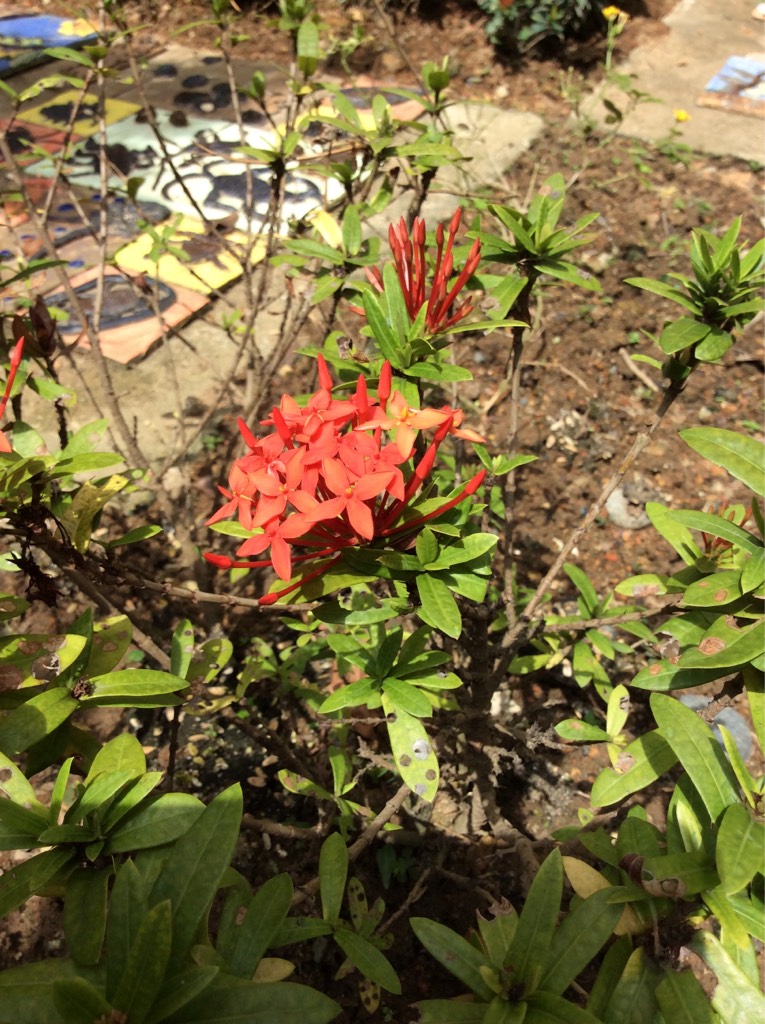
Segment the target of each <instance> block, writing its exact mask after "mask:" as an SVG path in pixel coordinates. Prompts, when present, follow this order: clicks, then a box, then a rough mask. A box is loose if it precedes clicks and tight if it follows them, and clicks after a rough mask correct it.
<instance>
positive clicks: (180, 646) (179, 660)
mask: <svg viewBox="0 0 765 1024" xmlns="http://www.w3.org/2000/svg"><path fill="white" fill-rule="evenodd" d="M193 654H194V629H193V627H192V625H191V622H190V621H189V620H188V619H181V621H180V622H179V623H178V625H177V626H176V627H175V630H174V631H173V639H172V643H171V652H170V672H171V673H172V674H173V675H174V676H176V677H177V678H180V679H187V678H188V676H187V673H188V670H189V666H190V665H191V658H192V656H193Z"/></svg>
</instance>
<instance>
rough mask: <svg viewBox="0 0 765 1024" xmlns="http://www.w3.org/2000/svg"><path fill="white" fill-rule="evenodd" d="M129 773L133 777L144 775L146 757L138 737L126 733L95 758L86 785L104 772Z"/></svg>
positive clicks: (112, 740) (110, 743) (106, 746)
mask: <svg viewBox="0 0 765 1024" xmlns="http://www.w3.org/2000/svg"><path fill="white" fill-rule="evenodd" d="M122 771H127V772H129V773H130V774H132V775H135V776H137V775H143V773H144V772H145V771H146V755H145V754H144V752H143V748H142V747H141V744H140V742H139V740H138V738H137V737H136V736H133V735H132V734H131V733H128V732H124V733H121V734H120V735H119V736H115V737H114V739H111V740H109V742H108V743H106V744H104V746H103V747H102V748H101V749H100V750H99V752H98V753H97V754H96V756H95V757H94V758H93V763H92V764H91V766H90V771H89V772H88V774H87V775H86V777H85V784H86V785H88V784H89V783H91V782H92V781H93V780H94V779H95V777H96V776H97V775H100V774H101V773H102V772H122Z"/></svg>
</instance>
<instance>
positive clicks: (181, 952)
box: [150, 785, 242, 968]
mask: <svg viewBox="0 0 765 1024" xmlns="http://www.w3.org/2000/svg"><path fill="white" fill-rule="evenodd" d="M167 795H168V796H180V795H181V794H172V793H168V794H167ZM155 806H156V805H155ZM241 821H242V791H241V788H240V787H239V786H238V785H236V786H230V787H229V788H228V789H226V790H224V791H223V792H222V793H221V794H220V795H219V796H217V797H216V798H215V799H214V800H213V802H212V803H211V804H210V805H209V806H208V807H206V808H205V809H204V811H203V812H202V814H201V815H200V816H199V817H198V818H197V820H196V821H195V822H194V824H193V825H192V826H191V828H189V829H188V831H187V832H186V833H185V834H184V835H182V836H181V838H180V839H178V840H177V842H176V843H175V845H174V846H173V848H172V850H171V852H170V856H169V857H168V859H167V861H166V863H165V865H164V867H163V870H162V873H161V874H160V876H159V878H158V879H157V881H156V883H155V885H154V887H153V888H152V891H151V896H150V903H151V905H152V906H156V905H157V904H158V903H161V902H163V901H164V900H170V903H171V905H172V908H173V950H172V956H171V960H170V964H171V967H173V968H177V967H178V966H179V965H180V963H182V962H183V961H184V958H185V957H186V955H187V954H188V950H189V949H190V947H191V945H192V943H193V942H194V941H195V937H196V934H197V929H198V928H199V926H200V925H201V924H202V923H203V921H205V920H206V918H207V914H208V912H209V910H210V907H211V905H212V901H213V899H214V898H215V894H216V893H217V891H218V888H219V887H220V883H221V881H222V879H223V876H224V874H225V872H226V871H227V870H228V867H229V865H230V864H231V858H232V857H233V854H234V850H235V848H236V842H237V839H238V837H239V827H240V825H241Z"/></svg>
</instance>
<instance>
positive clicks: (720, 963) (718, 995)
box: [691, 931, 765, 1024]
mask: <svg viewBox="0 0 765 1024" xmlns="http://www.w3.org/2000/svg"><path fill="white" fill-rule="evenodd" d="M691 949H693V951H694V953H696V954H697V955H698V956H700V957H701V959H702V960H703V961H704V962H705V963H706V964H707V966H708V967H710V968H711V969H712V970H713V971H714V973H715V974H716V975H717V987H716V988H715V991H714V994H713V995H712V1007H713V1008H714V1009H715V1010H716V1011H717V1013H719V1015H720V1017H721V1018H722V1020H723V1024H743V1022H744V1021H757V1020H762V1019H763V1016H765V996H763V994H762V993H761V992H760V991H759V990H758V989H757V987H756V986H755V985H753V984H752V982H751V981H750V980H749V978H747V976H746V974H744V972H743V971H742V970H741V968H740V967H737V966H736V964H735V963H734V962H733V960H732V959H731V957H730V956H729V954H728V953H726V951H725V950H724V949H723V947H722V945H721V943H720V940H719V939H716V938H715V936H714V935H712V934H711V932H707V931H697V932H696V935H695V936H694V939H693V942H692V943H691Z"/></svg>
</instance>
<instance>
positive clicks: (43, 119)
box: [19, 89, 141, 136]
mask: <svg viewBox="0 0 765 1024" xmlns="http://www.w3.org/2000/svg"><path fill="white" fill-rule="evenodd" d="M78 103H79V110H78V114H77V120H76V121H75V122H74V124H73V125H72V132H73V133H74V134H75V135H85V136H88V135H95V133H96V132H97V131H98V127H99V118H98V97H97V96H95V95H93V94H92V93H87V94H86V95H85V96H82V93H81V92H80V91H79V90H78V89H70V90H68V91H67V92H62V93H57V94H56V95H55V96H53V97H51V99H50V100H48V101H47V102H46V103H41V104H40V105H39V106H37V107H30V108H28V109H27V108H24V110H23V111H22V112H21V113H20V114H19V118H20V119H23V120H24V121H29V122H30V123H31V124H42V125H45V126H46V127H49V128H53V129H55V130H57V131H64V130H65V129H66V127H67V125H68V123H69V119H70V117H71V116H72V113H73V111H74V109H75V106H76V104H78ZM140 109H141V107H140V105H139V104H138V103H128V102H127V101H126V100H115V99H110V98H108V97H107V99H106V106H105V119H106V123H107V124H114V123H115V122H116V121H121V120H122V119H123V118H124V117H129V116H130V114H135V113H136V112H137V111H139V110H140Z"/></svg>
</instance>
